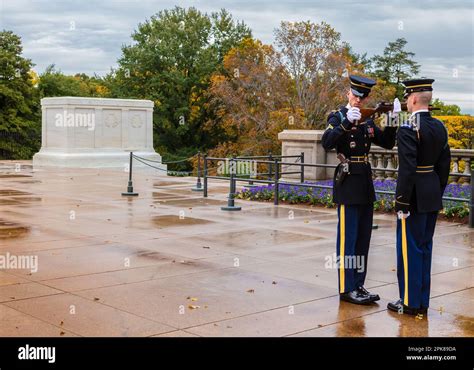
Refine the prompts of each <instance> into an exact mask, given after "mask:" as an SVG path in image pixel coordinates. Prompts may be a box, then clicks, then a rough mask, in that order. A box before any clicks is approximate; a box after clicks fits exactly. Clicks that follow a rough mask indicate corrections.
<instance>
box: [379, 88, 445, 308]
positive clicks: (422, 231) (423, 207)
mask: <svg viewBox="0 0 474 370" xmlns="http://www.w3.org/2000/svg"><path fill="white" fill-rule="evenodd" d="M433 82H434V80H433V79H416V80H408V81H404V82H403V84H404V85H405V98H406V99H407V108H408V111H409V112H410V113H411V116H410V119H409V120H408V121H407V122H405V123H403V124H402V125H401V127H400V129H399V130H398V134H397V143H398V144H397V146H398V161H399V172H398V179H397V190H396V195H395V210H396V211H397V213H398V221H397V275H398V288H399V293H400V296H399V297H400V299H399V300H398V301H396V302H393V303H389V304H388V309H389V310H392V311H397V312H399V313H405V314H409V315H417V314H420V313H421V314H425V313H426V312H427V310H428V306H429V299H430V279H431V276H430V272H431V251H432V248H433V234H434V230H435V225H436V218H437V216H438V211H439V210H441V209H442V208H443V203H442V199H441V198H442V196H443V193H444V189H445V188H446V184H447V183H448V177H449V169H450V163H451V153H450V149H449V145H448V132H447V130H446V127H445V126H444V124H443V123H442V122H441V121H439V120H437V119H436V118H433V117H431V114H430V112H429V110H428V106H429V104H430V101H431V98H432V90H433V88H432V83H433Z"/></svg>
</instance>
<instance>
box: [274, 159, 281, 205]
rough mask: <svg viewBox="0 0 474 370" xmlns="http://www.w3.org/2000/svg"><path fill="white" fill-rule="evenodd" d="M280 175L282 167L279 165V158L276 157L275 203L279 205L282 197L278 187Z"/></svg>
mask: <svg viewBox="0 0 474 370" xmlns="http://www.w3.org/2000/svg"><path fill="white" fill-rule="evenodd" d="M279 177H280V168H279V167H278V159H275V182H274V187H275V188H274V189H273V204H274V205H276V206H277V205H278V198H279V197H280V192H279V189H278V182H279Z"/></svg>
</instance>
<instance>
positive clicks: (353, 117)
mask: <svg viewBox="0 0 474 370" xmlns="http://www.w3.org/2000/svg"><path fill="white" fill-rule="evenodd" d="M360 117H361V115H360V109H359V108H356V107H350V108H349V110H348V111H347V119H348V120H349V122H350V123H354V121H358V120H360Z"/></svg>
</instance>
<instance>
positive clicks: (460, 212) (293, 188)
mask: <svg viewBox="0 0 474 370" xmlns="http://www.w3.org/2000/svg"><path fill="white" fill-rule="evenodd" d="M305 183H306V184H317V185H325V186H330V187H331V188H332V180H325V181H316V182H305ZM396 186H397V182H396V180H374V187H375V190H383V191H395V188H396ZM273 190H274V185H273V184H271V185H262V186H257V187H253V188H244V189H243V190H242V191H241V192H240V193H238V194H237V197H238V198H241V199H247V200H258V201H269V200H272V199H273V193H274V191H273ZM444 195H445V196H449V197H454V198H467V199H469V197H470V196H471V187H470V186H463V185H461V184H449V185H448V186H447V187H446V191H445V192H444ZM278 198H279V200H281V201H284V202H288V203H290V204H297V203H307V204H319V205H322V206H325V207H334V206H335V204H334V202H333V201H332V189H324V188H310V187H304V186H299V185H296V184H295V185H280V193H279V197H278ZM394 203H395V202H394V196H393V195H391V194H377V193H376V201H375V203H374V209H375V210H378V211H385V212H390V211H393V210H394V206H395V204H394ZM443 204H444V210H443V211H442V213H443V214H445V215H446V216H447V217H460V218H464V217H466V216H468V215H469V208H468V203H467V202H456V201H443Z"/></svg>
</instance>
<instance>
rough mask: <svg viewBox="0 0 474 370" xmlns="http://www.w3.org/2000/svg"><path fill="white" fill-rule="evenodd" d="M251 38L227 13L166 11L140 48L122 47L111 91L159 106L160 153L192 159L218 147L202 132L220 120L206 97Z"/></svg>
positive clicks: (145, 30)
mask: <svg viewBox="0 0 474 370" xmlns="http://www.w3.org/2000/svg"><path fill="white" fill-rule="evenodd" d="M250 36H251V31H250V29H249V28H248V27H247V26H246V25H244V24H243V23H239V22H236V21H234V20H233V19H232V17H231V15H230V14H229V13H227V12H226V11H225V10H221V11H220V12H218V13H213V14H211V15H208V14H203V13H201V12H200V11H198V10H196V9H195V8H192V7H191V8H189V9H183V8H180V7H175V8H174V9H171V10H163V11H160V12H159V13H158V14H156V15H154V16H152V17H151V18H150V20H147V21H146V22H144V23H141V24H139V26H138V29H137V30H136V31H135V32H134V33H133V35H132V38H133V40H134V44H132V45H129V46H124V47H122V56H121V58H120V59H119V61H118V63H119V67H118V69H116V70H113V71H112V73H110V74H109V75H108V76H106V78H105V83H106V86H107V87H108V88H109V90H110V91H111V94H112V96H113V97H131V98H141V99H150V100H152V101H154V103H155V109H154V134H155V147H156V148H158V150H159V151H160V152H162V153H168V152H170V153H177V154H179V155H181V156H187V155H189V154H190V153H192V152H195V151H196V150H197V148H206V147H212V146H213V145H216V144H217V143H215V142H213V139H212V137H213V135H209V133H208V132H206V131H204V130H202V127H203V125H205V124H206V123H207V122H209V121H212V118H213V116H214V112H213V110H212V105H211V104H210V97H209V96H208V94H207V93H206V91H207V89H208V86H209V81H210V77H211V75H212V73H214V72H215V71H216V70H220V69H221V68H222V61H223V58H224V55H226V54H227V52H228V51H229V50H230V48H232V47H233V46H235V45H237V44H238V43H239V42H240V41H241V40H242V39H243V38H245V37H250ZM216 137H217V136H216Z"/></svg>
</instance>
